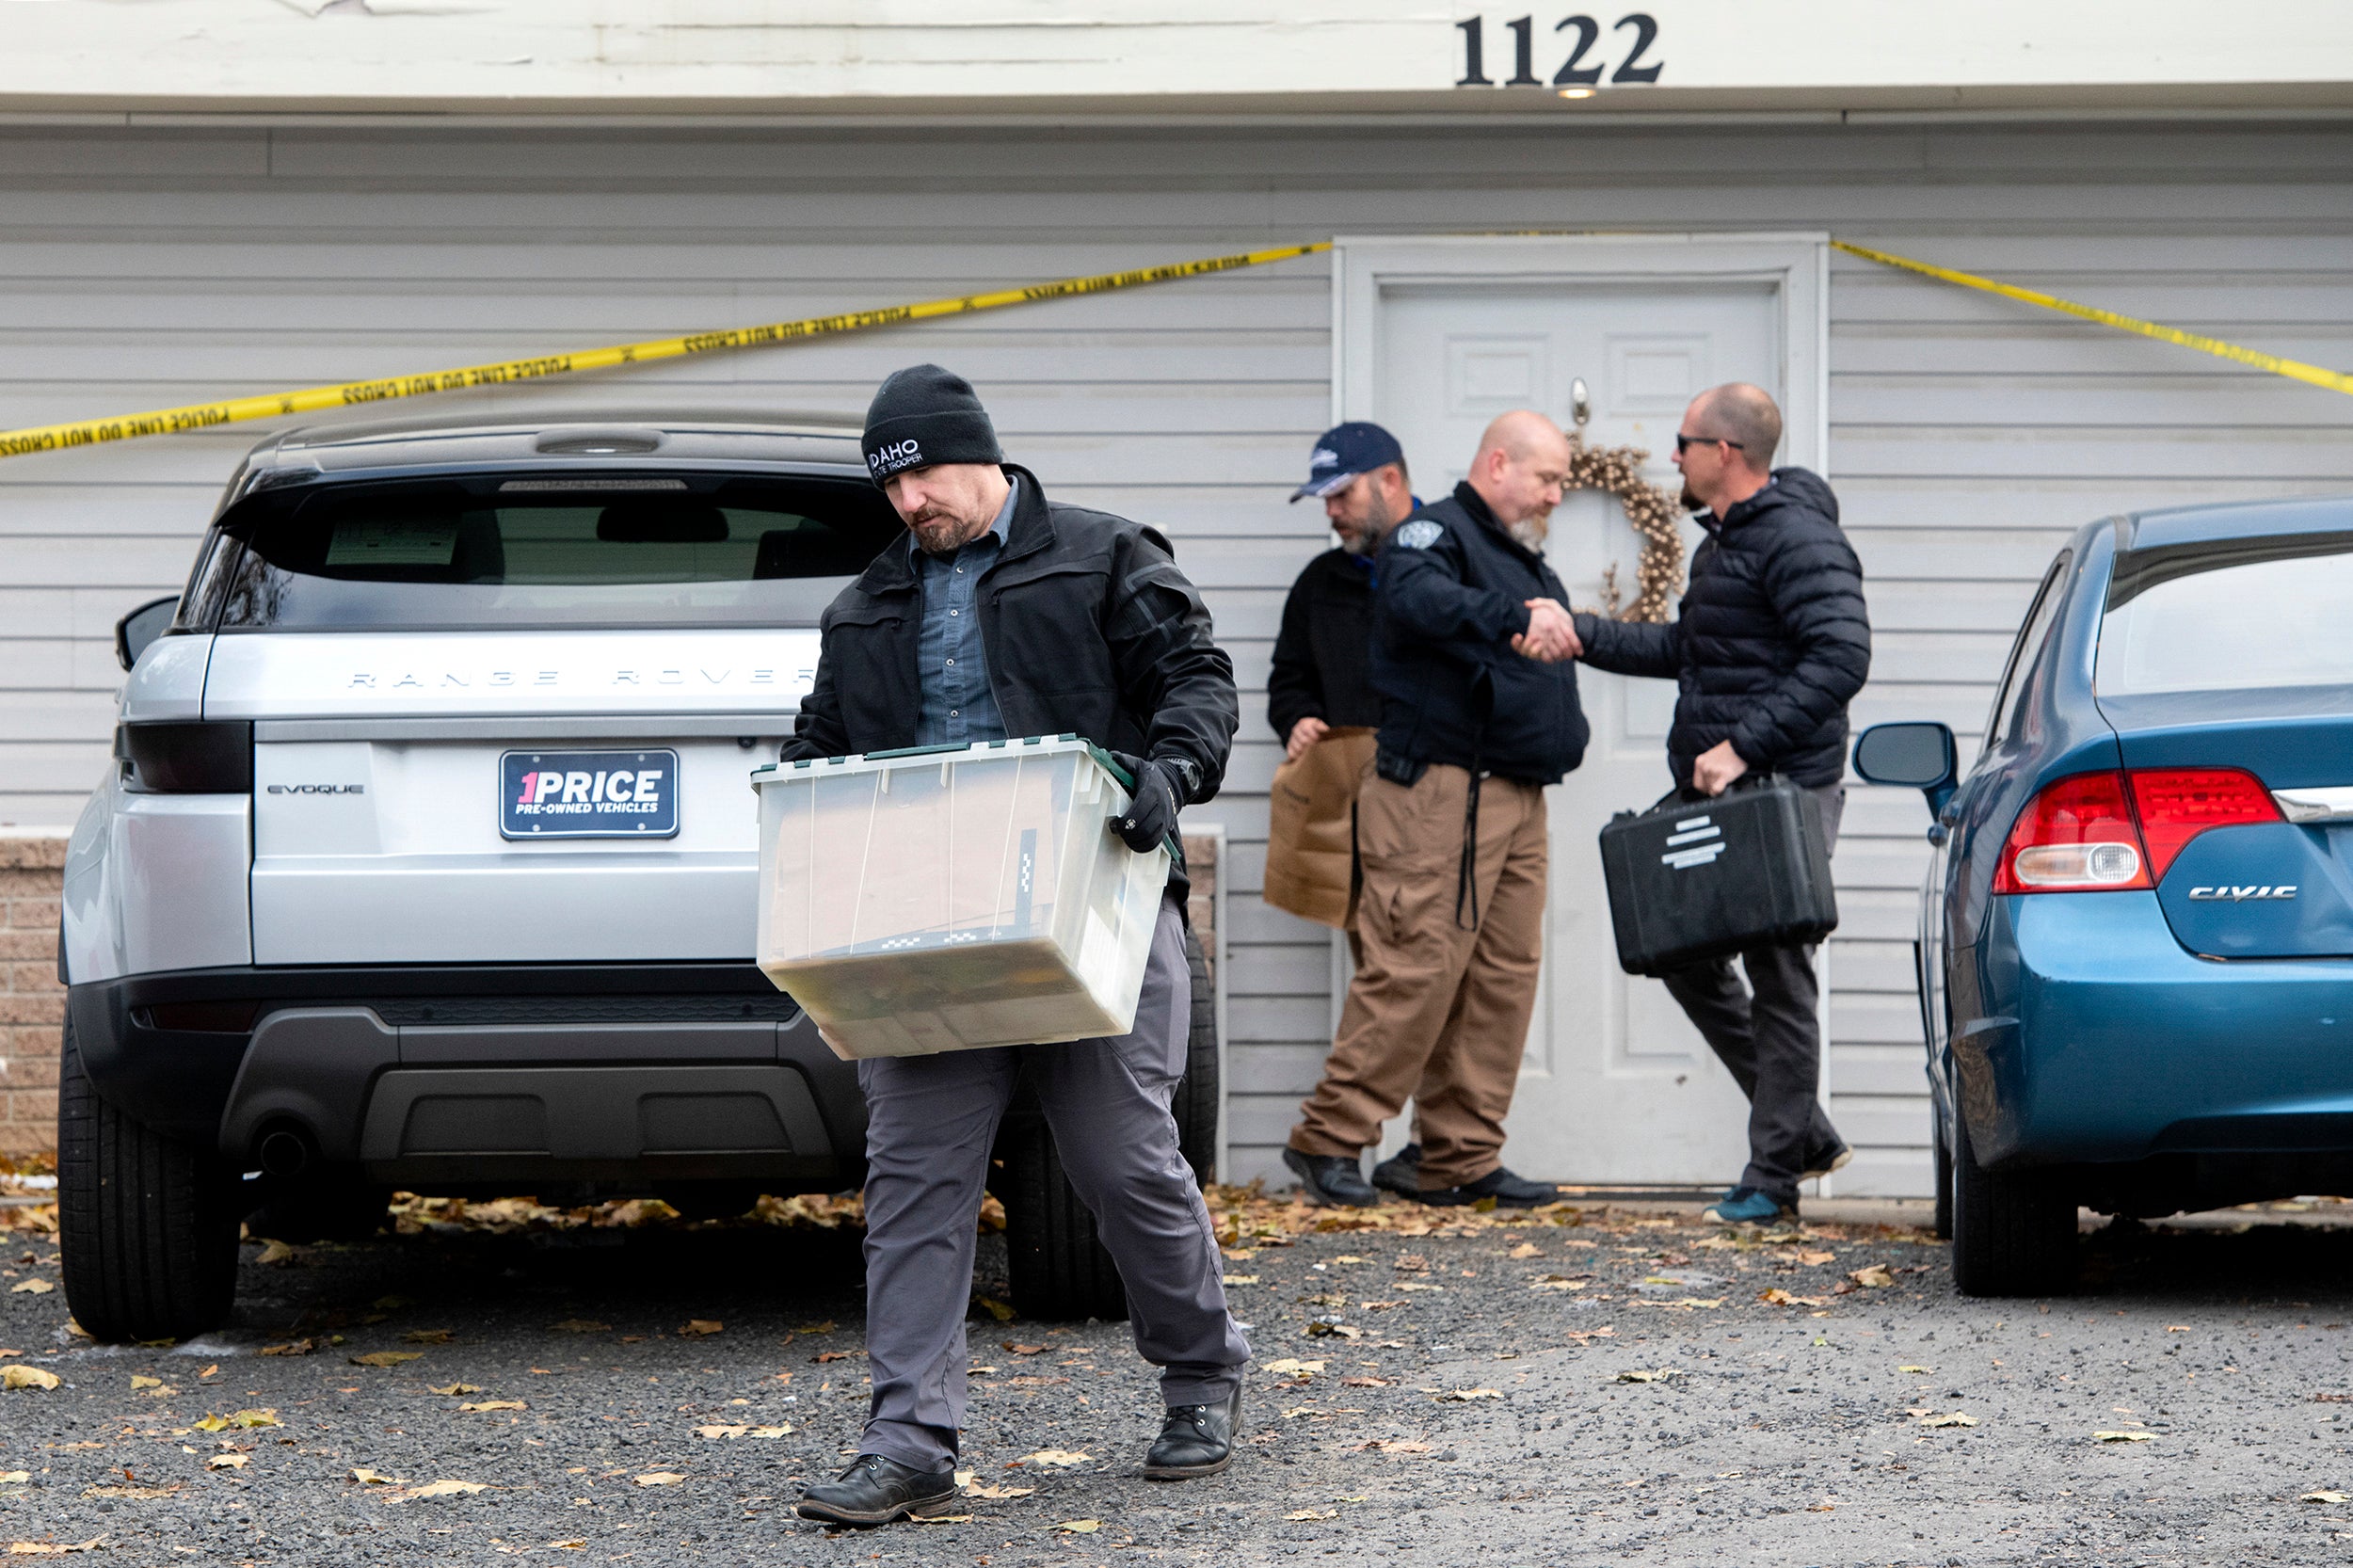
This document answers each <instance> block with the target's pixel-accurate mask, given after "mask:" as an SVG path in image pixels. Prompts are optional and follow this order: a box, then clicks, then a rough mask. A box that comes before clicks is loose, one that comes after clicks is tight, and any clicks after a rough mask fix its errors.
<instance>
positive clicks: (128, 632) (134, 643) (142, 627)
mask: <svg viewBox="0 0 2353 1568" xmlns="http://www.w3.org/2000/svg"><path fill="white" fill-rule="evenodd" d="M179 613H180V596H179V595H178V594H171V595H168V596H167V597H166V598H163V599H151V600H148V601H147V602H146V603H144V604H142V605H140V606H139V607H138V608H137V609H136V610H134V611H132V612H131V613H130V614H129V615H127V616H123V617H122V618H121V619H120V620H119V621H117V622H115V663H116V664H120V665H121V666H122V667H123V668H124V669H125V670H128V669H129V668H130V667H131V666H132V665H133V664H137V663H138V662H139V655H140V654H142V653H145V652H146V651H147V645H148V644H150V643H152V642H153V641H154V640H155V639H156V638H158V637H160V636H162V635H163V634H164V632H165V631H166V630H167V629H168V627H169V626H170V625H171V618H172V617H173V616H176V615H178V614H179Z"/></svg>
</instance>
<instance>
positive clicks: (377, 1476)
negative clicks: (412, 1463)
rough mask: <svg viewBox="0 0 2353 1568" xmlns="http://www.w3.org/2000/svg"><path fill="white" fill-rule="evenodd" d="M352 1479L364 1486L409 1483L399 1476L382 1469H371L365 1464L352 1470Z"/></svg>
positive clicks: (404, 1484) (403, 1484) (402, 1484)
mask: <svg viewBox="0 0 2353 1568" xmlns="http://www.w3.org/2000/svg"><path fill="white" fill-rule="evenodd" d="M351 1479H352V1480H356V1481H358V1482H359V1483H360V1485H362V1486H406V1485H408V1482H407V1481H405V1480H401V1479H400V1478H399V1477H398V1476H388V1475H386V1474H385V1473H384V1472H383V1471H381V1470H371V1469H369V1468H368V1467H367V1466H366V1465H364V1464H363V1465H361V1466H360V1467H359V1468H358V1469H355V1470H353V1471H352V1472H351Z"/></svg>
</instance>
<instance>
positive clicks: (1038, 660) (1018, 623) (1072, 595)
mask: <svg viewBox="0 0 2353 1568" xmlns="http://www.w3.org/2000/svg"><path fill="white" fill-rule="evenodd" d="M1005 472H1008V473H1014V474H1018V475H1019V476H1020V478H1021V491H1020V497H1019V499H1018V500H1016V502H1015V503H1014V512H1013V521H1012V524H1011V526H1009V527H1008V528H1007V529H1006V539H1005V546H1004V550H1003V552H1002V553H1001V554H1000V555H999V557H998V560H997V564H996V565H995V566H994V567H991V568H989V570H988V574H987V575H986V576H984V577H983V578H982V579H981V581H980V583H979V584H978V586H977V588H976V590H975V597H976V599H977V600H978V604H979V611H980V617H981V642H982V645H983V646H984V648H986V649H987V650H988V684H989V690H990V691H991V692H992V693H993V694H995V696H996V698H997V708H998V712H1000V713H1001V714H1002V715H1003V716H1004V721H1005V733H1006V734H1007V735H1011V736H1023V735H1063V734H1072V735H1080V736H1083V737H1084V738H1086V739H1087V740H1090V741H1093V742H1094V743H1095V744H1097V745H1099V746H1102V747H1104V748H1105V749H1106V750H1110V751H1124V752H1128V753H1129V754H1130V755H1133V756H1137V757H1144V758H1160V757H1177V758H1182V759H1184V760H1186V761H1188V762H1191V763H1192V764H1193V770H1194V772H1195V774H1196V776H1198V777H1199V778H1200V780H1201V785H1200V788H1199V789H1198V790H1197V791H1196V792H1194V794H1193V799H1192V800H1191V801H1186V802H1180V803H1179V804H1182V805H1193V804H1197V803H1199V802H1201V801H1205V800H1208V799H1209V798H1210V797H1211V796H1213V795H1215V794H1216V793H1217V791H1218V785H1219V784H1220V782H1222V781H1223V780H1224V778H1225V759H1226V754H1227V752H1229V751H1230V750H1231V749H1232V747H1233V744H1234V731H1235V729H1236V728H1238V727H1239V726H1240V724H1241V702H1240V700H1239V698H1238V697H1237V696H1236V694H1235V691H1234V664H1233V661H1232V660H1231V659H1229V658H1227V657H1226V655H1225V649H1224V648H1219V647H1218V646H1217V644H1216V642H1215V641H1213V640H1212V637H1211V632H1210V626H1209V609H1208V607H1207V606H1205V605H1204V604H1203V603H1202V602H1201V595H1200V594H1199V593H1198V592H1197V591H1195V589H1194V588H1193V584H1192V583H1191V582H1190V581H1188V580H1187V579H1186V577H1185V574H1184V573H1183V572H1181V571H1179V570H1177V563H1176V560H1175V559H1174V558H1173V557H1172V555H1171V554H1170V552H1169V548H1168V541H1167V540H1166V539H1164V538H1162V537H1161V536H1160V532H1159V531H1158V530H1157V529H1152V528H1146V527H1144V525H1143V524H1141V523H1135V522H1130V521H1128V520H1127V519H1126V518H1121V517H1113V516H1112V514H1111V513H1109V512H1095V511H1089V510H1087V509H1086V508H1085V507H1082V506H1066V505H1063V504H1059V503H1055V502H1049V501H1048V500H1047V499H1046V490H1045V487H1043V486H1041V485H1040V484H1039V483H1038V482H1037V476H1036V475H1035V474H1033V473H1032V472H1029V471H1028V470H1027V469H1022V468H1016V467H1015V466H1014V465H1012V464H1010V463H1008V464H1006V465H1005ZM922 618H923V604H922V593H921V590H920V588H919V587H918V585H917V584H916V580H915V568H914V565H913V563H912V562H911V561H909V559H908V557H907V547H906V543H905V540H904V538H901V539H895V540H893V541H892V542H891V543H890V544H889V545H888V546H887V547H886V548H885V549H884V551H883V552H882V553H881V554H880V555H878V556H876V557H875V558H874V564H873V565H872V566H870V567H868V568H866V572H865V575H864V576H862V577H860V578H859V579H858V580H857V581H856V583H853V584H850V585H849V586H848V587H846V588H844V589H842V590H841V592H840V595H839V596H837V597H836V598H835V600H834V601H833V602H832V603H831V604H829V605H827V606H826V607H825V613H824V616H823V618H822V619H821V620H820V622H819V626H820V628H821V635H822V638H823V641H822V642H821V644H820V645H819V652H818V656H817V678H816V681H815V683H814V685H813V687H812V689H811V690H810V692H809V694H808V698H807V699H806V700H804V701H803V702H802V704H801V712H800V716H799V717H798V718H797V719H796V720H794V722H793V733H792V739H791V740H790V741H787V742H786V743H785V744H784V751H783V756H784V760H786V761H788V762H789V761H792V760H795V759H798V758H803V757H812V758H813V757H847V756H854V755H857V754H859V753H863V752H869V751H891V750H896V749H897V748H899V747H902V746H911V745H913V744H916V735H915V726H916V718H917V714H918V712H919V711H920V708H921V704H922V688H921V677H920V673H919V671H918V668H917V659H916V641H917V637H918V635H919V634H920V632H921V629H922ZM1170 883H1171V886H1172V887H1174V888H1178V889H1179V890H1180V891H1181V889H1182V888H1183V886H1184V878H1183V873H1182V871H1181V870H1179V871H1177V872H1175V873H1173V874H1172V876H1171V879H1170Z"/></svg>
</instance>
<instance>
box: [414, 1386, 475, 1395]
mask: <svg viewBox="0 0 2353 1568" xmlns="http://www.w3.org/2000/svg"><path fill="white" fill-rule="evenodd" d="M425 1392H426V1393H428V1394H440V1395H442V1396H444V1397H448V1396H451V1395H456V1394H479V1393H481V1392H482V1387H481V1385H480V1384H472V1383H445V1384H441V1385H440V1386H439V1387H436V1388H427V1389H426V1390H425Z"/></svg>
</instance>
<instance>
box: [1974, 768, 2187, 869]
mask: <svg viewBox="0 0 2353 1568" xmlns="http://www.w3.org/2000/svg"><path fill="white" fill-rule="evenodd" d="M2146 859H2147V856H2146V855H2144V854H2143V853H2142V850H2141V844H2140V833H2139V830H2138V829H2137V828H2135V827H2134V825H2133V817H2132V808H2131V807H2130V806H2128V805H2127V804H2126V803H2125V800H2124V776H2123V775H2122V774H2121V773H2082V774H2077V775H2076V776H2074V777H2073V778H2062V779H2059V780H2058V781H2057V782H2056V783H2052V784H2046V785H2044V786H2043V787H2042V789H2041V792H2039V793H2038V794H2036V796H2035V797H2034V799H2033V800H2031V801H2029V802H2027V804H2026V808H2025V810H2024V811H2021V812H2019V813H2018V822H2017V825H2015V826H2013V827H2012V828H2011V829H2010V830H2009V842H2008V843H2006V844H2004V845H2003V846H2002V864H2001V867H2000V869H1999V870H1997V871H1996V872H1994V873H1993V890H1994V891H1995V892H1997V893H2093V892H2115V891H2117V890H2118V889H2120V888H2146V887H2148V886H2149V872H2148V868H2147V866H2146V865H2145V864H2144V861H2145V860H2146Z"/></svg>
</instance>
